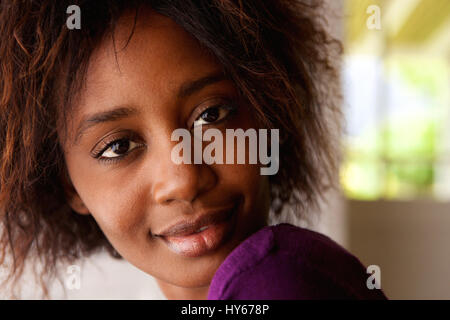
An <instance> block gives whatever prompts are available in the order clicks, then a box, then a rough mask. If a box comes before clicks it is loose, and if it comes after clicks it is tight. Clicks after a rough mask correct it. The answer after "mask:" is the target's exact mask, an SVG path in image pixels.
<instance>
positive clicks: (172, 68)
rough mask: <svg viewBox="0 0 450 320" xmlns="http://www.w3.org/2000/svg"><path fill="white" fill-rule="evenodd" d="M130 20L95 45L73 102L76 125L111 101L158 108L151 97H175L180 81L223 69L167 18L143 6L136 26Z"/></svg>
mask: <svg viewBox="0 0 450 320" xmlns="http://www.w3.org/2000/svg"><path fill="white" fill-rule="evenodd" d="M133 23H134V20H132V19H131V18H130V16H124V18H123V19H120V20H119V23H118V24H117V27H116V31H115V33H114V35H113V36H114V38H113V37H112V36H109V37H106V38H105V39H104V40H103V41H102V42H101V43H100V44H99V45H98V47H97V48H96V49H95V50H94V52H93V54H92V56H91V58H90V62H89V65H88V68H87V72H86V76H85V83H84V84H83V86H82V87H81V90H80V92H79V93H78V95H77V96H78V97H77V99H76V102H75V104H74V105H73V110H72V114H71V118H72V120H73V121H72V123H73V125H75V127H76V126H77V125H78V124H79V122H80V120H81V119H82V118H83V117H85V116H86V115H88V114H91V113H94V112H97V111H99V110H101V109H102V108H103V109H105V108H108V107H110V106H113V105H130V104H136V105H145V106H148V107H152V106H153V107H155V108H156V107H157V106H156V105H155V101H158V100H159V101H161V99H166V98H167V97H173V98H175V97H174V95H175V93H176V92H177V91H179V89H180V87H181V86H182V84H183V83H185V82H187V81H189V80H195V79H198V78H201V77H202V76H206V75H211V74H217V73H219V72H221V70H222V68H221V66H220V65H219V63H218V62H217V60H216V59H215V58H214V57H213V56H212V55H211V54H210V53H209V52H208V51H207V50H205V49H204V48H203V47H202V46H201V45H200V44H199V43H198V41H197V40H196V39H195V38H193V37H192V36H191V35H190V34H188V33H187V32H186V31H184V29H182V28H181V27H180V26H178V25H177V24H176V23H175V22H173V21H172V20H171V19H169V18H167V17H165V16H162V15H160V14H157V13H155V12H153V11H149V10H146V11H144V12H143V13H139V17H138V20H137V22H136V26H135V28H134V30H133ZM131 32H132V34H131ZM130 34H131V35H132V36H131V37H130ZM155 111H157V110H155Z"/></svg>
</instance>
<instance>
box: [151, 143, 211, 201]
mask: <svg viewBox="0 0 450 320" xmlns="http://www.w3.org/2000/svg"><path fill="white" fill-rule="evenodd" d="M168 152H169V153H168V154H167V153H166V152H164V153H165V156H164V157H160V158H159V160H158V161H159V165H158V166H157V168H158V169H157V172H156V173H155V175H156V177H155V180H154V183H153V188H152V195H153V199H154V201H155V203H157V204H169V203H171V202H188V203H192V202H193V201H194V200H195V199H196V198H198V197H199V196H201V195H202V194H204V193H206V192H208V191H209V190H211V189H212V188H213V187H214V186H215V184H216V182H217V176H216V175H215V173H214V171H213V170H212V168H211V167H210V166H208V165H206V164H185V163H181V164H176V163H175V162H173V161H172V159H171V158H170V152H171V150H168Z"/></svg>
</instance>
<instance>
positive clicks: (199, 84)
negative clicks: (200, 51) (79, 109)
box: [74, 72, 229, 145]
mask: <svg viewBox="0 0 450 320" xmlns="http://www.w3.org/2000/svg"><path fill="white" fill-rule="evenodd" d="M223 80H229V78H228V77H227V76H226V75H225V74H224V73H223V72H214V73H211V74H208V75H206V76H203V77H201V78H199V79H196V80H193V81H188V82H185V83H183V84H182V85H181V86H180V88H179V89H178V93H177V98H178V99H179V100H180V99H184V98H187V97H189V96H191V95H192V94H194V93H195V92H197V91H200V90H201V89H203V88H204V87H206V86H208V85H211V84H214V83H217V82H221V81H223ZM138 113H139V111H138V110H137V109H136V108H133V107H127V106H118V107H115V108H113V109H111V110H108V111H102V112H98V113H95V114H93V115H90V116H87V117H85V119H84V120H82V121H81V123H80V125H79V126H78V129H77V131H76V136H75V140H74V145H76V144H78V143H79V140H80V138H81V136H82V135H83V133H85V132H86V130H88V129H89V128H91V127H93V126H95V125H98V124H100V123H105V122H112V121H118V120H120V119H124V118H128V117H130V116H133V115H136V114H138Z"/></svg>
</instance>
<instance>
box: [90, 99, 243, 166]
mask: <svg viewBox="0 0 450 320" xmlns="http://www.w3.org/2000/svg"><path fill="white" fill-rule="evenodd" d="M213 108H225V109H226V110H227V111H228V113H227V114H226V115H225V116H224V118H223V119H220V120H217V121H216V122H212V123H208V124H205V125H206V126H208V125H213V124H218V123H221V122H223V121H225V120H228V119H230V117H232V116H233V115H234V114H235V113H236V110H237V106H236V105H235V104H234V103H233V102H228V103H217V104H214V105H212V106H208V107H205V108H204V109H203V110H202V111H200V114H199V115H198V117H197V118H196V119H195V120H194V122H195V121H197V120H198V119H199V118H200V117H201V116H202V115H203V114H204V113H205V112H206V111H208V110H210V109H213ZM193 128H194V124H192V126H191V129H193ZM133 139H134V140H137V137H136V135H135V134H126V135H124V136H123V137H120V138H116V139H113V140H112V141H109V142H108V141H106V142H103V143H102V145H103V147H101V149H100V151H98V152H96V151H94V152H93V157H94V158H95V159H97V160H98V161H99V162H101V163H105V164H114V163H118V162H119V161H122V160H123V159H124V158H126V157H127V156H129V155H130V154H131V153H132V152H133V150H135V149H138V148H141V147H143V146H145V144H143V143H137V144H138V146H137V147H135V148H133V149H132V150H131V151H128V152H126V153H125V154H123V155H118V156H117V157H102V154H103V153H105V151H107V150H108V149H109V148H111V147H112V146H113V145H114V144H116V143H117V142H119V141H123V140H129V141H134V140H133Z"/></svg>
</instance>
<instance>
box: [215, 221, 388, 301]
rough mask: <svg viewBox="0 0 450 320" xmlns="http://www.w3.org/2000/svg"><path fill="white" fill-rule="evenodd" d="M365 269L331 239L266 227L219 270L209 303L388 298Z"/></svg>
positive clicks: (297, 229)
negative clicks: (370, 281)
mask: <svg viewBox="0 0 450 320" xmlns="http://www.w3.org/2000/svg"><path fill="white" fill-rule="evenodd" d="M369 276H370V275H369V274H367V273H366V268H365V267H364V266H363V265H362V263H361V262H360V261H359V260H358V259H357V258H356V257H355V256H353V255H352V254H350V253H349V252H348V251H347V250H345V249H344V248H343V247H341V246H340V245H338V244H337V243H336V242H334V241H333V240H331V239H330V238H328V237H326V236H324V235H322V234H320V233H317V232H314V231H311V230H308V229H304V228H300V227H296V226H293V225H291V224H287V223H282V224H278V225H275V226H267V227H264V228H262V229H261V230H259V231H257V232H256V233H254V234H253V235H251V236H250V237H248V238H247V239H246V240H244V241H243V242H242V243H241V244H240V245H239V246H237V247H236V248H235V249H234V250H233V251H232V252H231V253H230V254H229V255H228V257H227V258H226V259H225V260H224V262H223V263H222V264H221V265H220V267H219V268H218V269H217V271H216V273H215V275H214V277H213V279H212V281H211V284H210V288H209V292H208V300H280V299H283V300H299V299H302V300H303V299H386V296H385V295H384V293H383V291H382V290H380V289H369V288H368V287H367V285H366V281H367V278H368V277H369Z"/></svg>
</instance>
